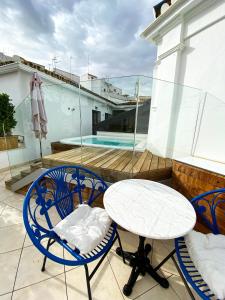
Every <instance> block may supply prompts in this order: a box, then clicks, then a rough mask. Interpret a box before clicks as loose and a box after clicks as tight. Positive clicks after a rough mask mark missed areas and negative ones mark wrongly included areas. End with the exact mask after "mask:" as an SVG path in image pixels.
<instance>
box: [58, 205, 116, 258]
mask: <svg viewBox="0 0 225 300" xmlns="http://www.w3.org/2000/svg"><path fill="white" fill-rule="evenodd" d="M111 223H112V220H111V219H110V217H109V216H108V214H107V212H106V211H105V210H104V209H102V208H100V207H93V208H92V207H90V206H89V205H87V204H81V205H79V206H78V208H76V209H75V210H74V211H73V212H72V213H71V214H69V215H68V216H67V217H66V218H65V219H63V220H62V221H60V222H59V223H58V224H57V225H56V226H55V227H54V228H53V230H54V231H55V232H56V234H57V235H58V236H59V237H60V238H61V239H62V240H66V241H67V242H68V243H69V244H71V245H72V246H74V247H76V248H78V249H79V250H80V253H81V254H86V253H88V252H90V251H92V250H93V249H94V248H95V247H96V246H97V245H98V244H99V243H101V241H102V240H103V239H104V237H105V235H106V233H107V232H108V230H109V227H110V225H111Z"/></svg>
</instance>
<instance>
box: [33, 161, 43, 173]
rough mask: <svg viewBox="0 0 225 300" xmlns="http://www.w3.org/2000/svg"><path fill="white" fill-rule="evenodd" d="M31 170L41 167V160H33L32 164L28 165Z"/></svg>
mask: <svg viewBox="0 0 225 300" xmlns="http://www.w3.org/2000/svg"><path fill="white" fill-rule="evenodd" d="M30 168H31V171H34V170H37V169H40V168H42V162H41V161H40V162H35V163H33V164H31V165H30Z"/></svg>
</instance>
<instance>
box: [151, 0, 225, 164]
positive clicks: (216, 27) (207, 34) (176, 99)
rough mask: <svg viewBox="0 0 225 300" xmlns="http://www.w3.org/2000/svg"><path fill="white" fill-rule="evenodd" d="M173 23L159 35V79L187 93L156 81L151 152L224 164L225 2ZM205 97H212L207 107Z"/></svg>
mask: <svg viewBox="0 0 225 300" xmlns="http://www.w3.org/2000/svg"><path fill="white" fill-rule="evenodd" d="M189 2H191V1H189ZM200 2H201V1H199V3H200ZM180 16H181V14H180ZM171 20H172V21H173V22H171V24H166V25H165V27H164V28H163V27H161V29H160V31H158V34H156V33H155V32H154V34H155V42H156V44H157V62H156V65H155V69H154V77H155V78H160V79H164V80H168V81H172V82H176V83H179V84H181V85H185V86H186V87H185V86H184V87H183V88H181V87H180V88H179V87H178V86H177V85H174V86H173V87H172V86H169V84H167V85H166V83H163V82H159V81H157V80H155V82H154V84H153V87H154V88H153V95H152V98H153V99H152V109H151V117H150V123H149V129H150V130H149V137H148V147H149V149H150V150H152V151H153V152H154V153H156V154H159V155H162V156H169V157H181V156H187V155H192V154H193V155H195V156H199V157H203V158H207V159H211V160H217V161H220V162H224V163H225V133H224V128H225V117H224V116H225V106H224V102H223V101H225V67H224V55H225V34H224V30H225V1H222V0H218V1H208V0H206V1H202V2H201V5H199V6H197V7H196V8H195V9H192V10H190V11H189V12H186V13H185V15H183V16H182V17H178V16H176V18H175V17H174V19H172V18H171ZM156 32H157V30H156ZM188 86H192V87H196V88H198V89H199V90H198V89H191V88H188ZM204 92H208V93H210V94H212V95H211V96H210V95H209V94H207V96H206V102H204V101H205V98H204V97H205V94H204ZM204 103H205V105H204V106H203V104H204ZM202 109H204V110H203V111H202ZM200 123H201V124H200Z"/></svg>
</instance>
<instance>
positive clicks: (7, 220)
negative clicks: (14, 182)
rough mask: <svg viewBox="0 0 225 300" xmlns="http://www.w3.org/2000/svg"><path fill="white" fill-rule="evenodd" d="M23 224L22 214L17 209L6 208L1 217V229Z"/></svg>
mask: <svg viewBox="0 0 225 300" xmlns="http://www.w3.org/2000/svg"><path fill="white" fill-rule="evenodd" d="M21 223H23V216H22V212H21V211H19V210H18V209H16V208H13V207H10V206H6V207H5V209H4V210H3V212H2V214H1V216H0V227H5V226H10V225H16V224H21Z"/></svg>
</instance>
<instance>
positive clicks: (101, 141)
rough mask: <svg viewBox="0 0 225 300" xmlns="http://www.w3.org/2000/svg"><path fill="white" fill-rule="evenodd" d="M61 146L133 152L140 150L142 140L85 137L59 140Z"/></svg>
mask: <svg viewBox="0 0 225 300" xmlns="http://www.w3.org/2000/svg"><path fill="white" fill-rule="evenodd" d="M60 142H61V143H63V144H69V145H81V142H82V145H83V146H92V147H103V148H115V149H127V150H133V147H134V146H135V149H136V148H140V147H139V146H141V145H142V144H143V140H142V139H136V140H135V142H134V139H133V138H127V137H113V136H99V135H87V136H83V137H82V141H81V138H80V137H73V138H67V139H62V140H60ZM139 150H140V149H139Z"/></svg>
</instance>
